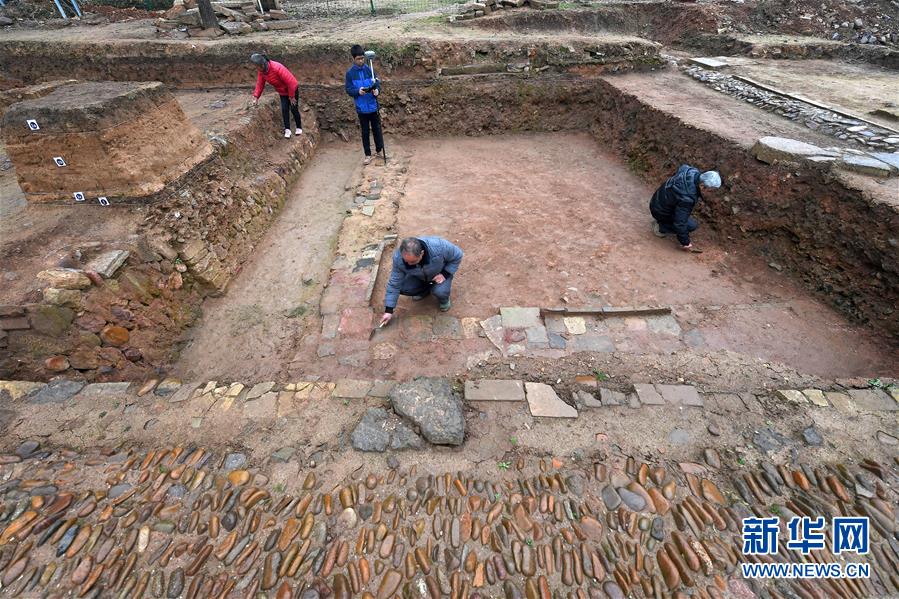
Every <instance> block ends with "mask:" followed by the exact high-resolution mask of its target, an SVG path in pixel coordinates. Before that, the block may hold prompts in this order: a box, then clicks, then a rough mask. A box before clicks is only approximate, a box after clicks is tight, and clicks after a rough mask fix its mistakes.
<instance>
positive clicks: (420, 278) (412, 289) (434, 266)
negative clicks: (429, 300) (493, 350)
mask: <svg viewBox="0 0 899 599" xmlns="http://www.w3.org/2000/svg"><path fill="white" fill-rule="evenodd" d="M462 256H463V253H462V250H461V249H459V248H458V247H456V246H455V245H453V244H452V243H450V242H449V241H447V240H446V239H441V238H440V237H406V238H405V239H403V241H402V242H401V243H400V247H399V248H398V249H397V250H396V251H395V252H394V253H393V270H392V271H391V272H390V279H389V280H388V281H387V293H386V296H385V298H384V316H382V317H381V325H380V326H384V325H386V324H387V323H388V322H390V319H391V318H393V310H394V308H396V303H397V301H398V300H399V297H400V295H411V296H412V300H413V301H419V300H422V299H424V298H425V297H426V296H428V295H432V294H433V296H434V297H436V298H437V301H438V302H440V310H441V312H446V311H447V310H449V309H450V305H451V303H450V291H451V289H452V285H453V276H455V274H456V271H457V270H459V265H460V264H461V263H462Z"/></svg>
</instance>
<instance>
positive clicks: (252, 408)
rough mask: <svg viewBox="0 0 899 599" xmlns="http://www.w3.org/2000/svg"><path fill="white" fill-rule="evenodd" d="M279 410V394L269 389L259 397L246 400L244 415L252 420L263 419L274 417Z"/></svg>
mask: <svg viewBox="0 0 899 599" xmlns="http://www.w3.org/2000/svg"><path fill="white" fill-rule="evenodd" d="M277 410H278V394H277V393H275V392H273V391H269V392H268V393H265V394H263V395H262V396H261V397H259V398H258V399H254V400H252V401H247V402H244V408H243V413H244V416H246V417H247V418H249V419H251V420H262V419H263V418H274V417H275V416H276V415H277Z"/></svg>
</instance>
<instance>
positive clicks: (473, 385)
mask: <svg viewBox="0 0 899 599" xmlns="http://www.w3.org/2000/svg"><path fill="white" fill-rule="evenodd" d="M465 399H466V400H467V401H524V400H525V395H524V385H523V384H522V382H521V381H515V380H494V379H479V380H473V381H465Z"/></svg>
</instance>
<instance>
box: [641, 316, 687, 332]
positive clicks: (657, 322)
mask: <svg viewBox="0 0 899 599" xmlns="http://www.w3.org/2000/svg"><path fill="white" fill-rule="evenodd" d="M646 326H647V328H648V329H649V330H650V331H652V332H653V333H656V334H658V335H671V336H673V337H677V336H678V335H680V332H681V328H680V325H679V324H677V320H676V319H675V318H674V316H672V315H670V314H668V315H665V316H649V317H647V318H646Z"/></svg>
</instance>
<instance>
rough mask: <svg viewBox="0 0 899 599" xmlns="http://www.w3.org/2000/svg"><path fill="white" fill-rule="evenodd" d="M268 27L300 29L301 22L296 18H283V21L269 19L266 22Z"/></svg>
mask: <svg viewBox="0 0 899 599" xmlns="http://www.w3.org/2000/svg"><path fill="white" fill-rule="evenodd" d="M265 25H266V29H268V30H270V31H271V30H279V29H299V27H300V22H299V21H296V20H291V19H287V20H283V21H268V22H267V23H266V24H265Z"/></svg>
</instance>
